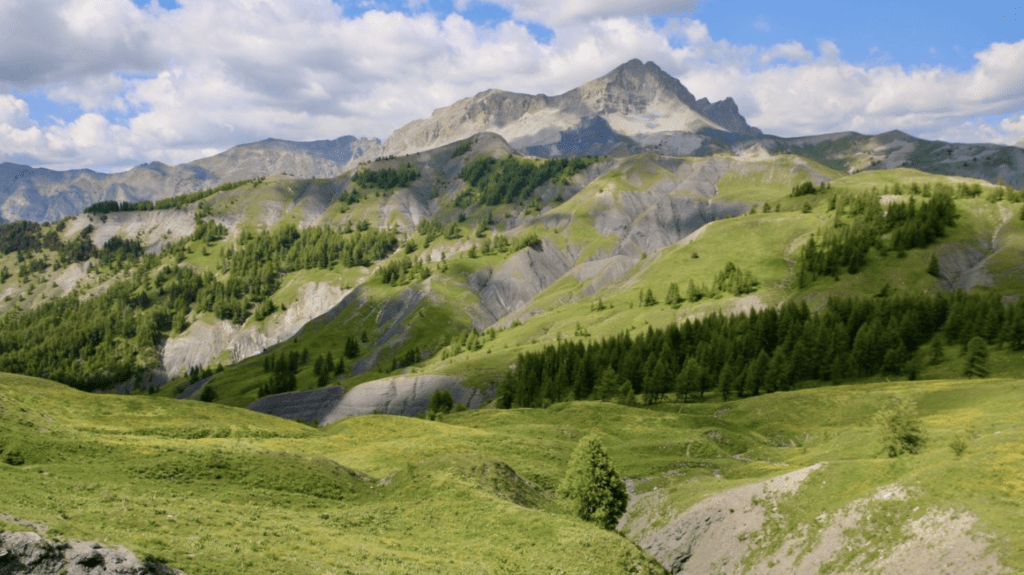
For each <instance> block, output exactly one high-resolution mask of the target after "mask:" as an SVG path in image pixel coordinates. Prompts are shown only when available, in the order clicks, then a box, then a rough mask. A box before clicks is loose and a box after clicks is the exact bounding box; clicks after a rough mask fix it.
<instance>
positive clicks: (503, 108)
mask: <svg viewBox="0 0 1024 575" xmlns="http://www.w3.org/2000/svg"><path fill="white" fill-rule="evenodd" d="M707 129H710V130H715V131H720V132H729V133H735V134H738V135H744V136H746V135H760V133H761V131H760V130H758V129H756V128H751V127H750V126H749V125H748V124H747V122H746V120H745V119H744V118H743V116H741V115H740V113H739V109H738V108H737V107H736V103H735V102H733V100H732V99H731V98H729V99H726V100H723V101H721V102H715V103H711V102H709V101H708V100H707V99H706V98H702V99H701V100H697V99H696V98H694V96H693V94H691V93H690V91H689V90H687V89H686V87H685V86H683V84H682V83H680V82H679V80H678V79H676V78H674V77H672V76H671V75H669V74H667V73H666V72H664V71H663V70H662V69H661V68H659V67H658V66H657V65H656V64H655V63H654V62H648V63H646V64H644V63H643V62H641V61H640V60H631V61H629V62H627V63H625V64H623V65H621V66H619V67H618V68H616V69H614V70H612V71H611V72H609V73H608V74H606V75H604V76H602V77H600V78H597V79H596V80H592V81H590V82H587V83H586V84H584V85H582V86H580V87H578V88H575V89H573V90H570V91H568V92H566V93H564V94H561V95H559V96H553V97H549V96H545V95H543V94H539V95H535V96H530V95H527V94H516V93H511V92H505V91H502V90H488V91H486V92H482V93H480V94H477V95H476V96H473V97H471V98H465V99H463V100H460V101H458V102H456V103H455V104H453V105H451V106H449V107H447V108H441V109H439V110H437V111H435V112H434V113H433V114H431V116H430V117H429V118H427V119H424V120H417V121H415V122H411V123H409V124H407V125H405V126H403V127H402V128H399V129H398V130H396V131H395V133H394V134H392V135H391V137H390V138H388V139H387V141H386V142H385V144H384V146H385V149H386V150H387V151H388V153H391V154H408V153H413V152H418V151H422V150H428V149H432V148H436V147H439V146H443V145H445V144H448V143H451V142H455V141H457V140H461V139H464V138H467V137H469V136H472V135H474V134H477V133H480V132H494V133H497V134H500V135H501V136H502V137H504V138H505V139H506V140H508V142H509V144H511V145H512V147H514V148H516V149H518V150H521V151H523V152H525V153H528V154H531V155H535V156H541V157H550V156H565V155H586V154H609V153H615V152H616V151H626V150H630V149H635V148H637V147H638V146H639V147H660V148H662V151H666V152H674V153H678V154H683V155H688V154H691V153H693V152H694V151H696V150H697V149H698V148H700V147H701V146H702V145H703V144H704V143H705V141H706V140H707V136H703V135H701V132H702V131H703V130H707Z"/></svg>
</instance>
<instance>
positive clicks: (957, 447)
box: [949, 433, 967, 457]
mask: <svg viewBox="0 0 1024 575" xmlns="http://www.w3.org/2000/svg"><path fill="white" fill-rule="evenodd" d="M949 448H950V449H952V450H953V455H956V456H957V457H960V456H962V455H963V454H964V453H966V452H967V438H966V437H964V435H963V434H962V433H958V434H956V435H954V436H953V439H950V440H949Z"/></svg>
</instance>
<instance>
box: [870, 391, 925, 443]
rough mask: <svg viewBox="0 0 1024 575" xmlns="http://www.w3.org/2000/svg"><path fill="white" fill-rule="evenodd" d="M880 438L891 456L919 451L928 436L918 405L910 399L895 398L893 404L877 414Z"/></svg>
mask: <svg viewBox="0 0 1024 575" xmlns="http://www.w3.org/2000/svg"><path fill="white" fill-rule="evenodd" d="M875 424H876V425H877V426H878V439H879V441H880V442H881V444H882V449H883V450H884V451H885V453H886V455H888V456H889V457H898V456H900V455H903V454H904V453H918V452H920V450H921V448H922V447H924V444H925V441H926V437H925V433H924V429H923V428H922V427H921V418H920V417H918V415H917V406H916V405H915V404H914V403H913V402H910V401H906V400H902V399H899V398H895V397H894V398H893V399H892V403H891V405H889V406H888V407H886V408H884V409H882V410H881V411H879V412H878V413H877V414H876V415H875Z"/></svg>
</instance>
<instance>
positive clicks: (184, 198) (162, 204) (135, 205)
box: [82, 177, 265, 214]
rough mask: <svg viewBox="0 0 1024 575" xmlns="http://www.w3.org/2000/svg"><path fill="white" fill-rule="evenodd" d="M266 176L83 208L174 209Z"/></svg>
mask: <svg viewBox="0 0 1024 575" xmlns="http://www.w3.org/2000/svg"><path fill="white" fill-rule="evenodd" d="M264 179H265V178H263V177H260V178H253V179H250V180H239V181H237V182H229V183H227V184H221V185H219V186H217V187H215V188H209V189H206V190H201V191H198V192H193V193H191V194H183V195H180V196H174V197H170V198H164V199H162V200H157V201H155V202H154V201H152V200H142V201H138V202H117V201H113V200H107V201H103V202H96V203H95V204H92V205H91V206H89V207H87V208H85V209H84V210H82V211H83V212H84V213H87V214H109V213H113V212H148V211H153V210H172V209H177V208H183V207H185V206H187V205H189V204H191V203H194V202H198V201H199V200H205V199H206V198H208V197H210V196H212V195H213V194H216V193H218V192H226V191H229V190H234V189H236V188H240V187H242V186H244V185H247V184H252V185H254V186H258V185H260V184H262V183H263V180H264Z"/></svg>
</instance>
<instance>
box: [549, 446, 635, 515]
mask: <svg viewBox="0 0 1024 575" xmlns="http://www.w3.org/2000/svg"><path fill="white" fill-rule="evenodd" d="M558 495H559V496H560V497H563V498H565V499H567V500H569V502H570V503H571V504H572V508H573V511H574V512H575V513H576V515H577V516H578V517H579V518H581V519H584V520H586V521H592V522H594V523H597V524H598V525H600V526H601V527H604V528H605V529H615V526H616V525H617V524H618V522H619V518H620V517H622V514H623V513H625V512H626V503H627V501H628V499H629V496H628V494H627V493H626V484H625V483H623V481H622V479H620V478H619V474H618V473H616V471H615V469H614V468H613V467H612V462H611V459H609V458H608V453H607V452H605V450H604V447H603V446H602V445H601V441H600V440H599V439H598V438H597V436H595V435H588V436H587V437H584V438H583V439H581V440H580V442H579V444H578V445H577V446H576V449H575V450H574V451H573V453H572V457H571V458H570V459H569V469H568V470H567V471H566V472H565V477H564V478H563V479H562V483H561V484H560V485H559V486H558Z"/></svg>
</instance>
